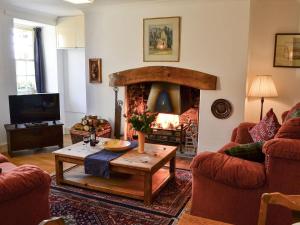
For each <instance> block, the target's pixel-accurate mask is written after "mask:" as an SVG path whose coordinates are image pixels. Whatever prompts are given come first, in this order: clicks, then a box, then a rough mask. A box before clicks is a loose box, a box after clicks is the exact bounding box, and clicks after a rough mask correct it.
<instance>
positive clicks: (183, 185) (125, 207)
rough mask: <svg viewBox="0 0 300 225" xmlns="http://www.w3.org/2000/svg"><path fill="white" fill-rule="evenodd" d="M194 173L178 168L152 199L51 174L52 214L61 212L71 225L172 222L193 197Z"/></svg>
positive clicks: (159, 224)
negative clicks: (94, 188)
mask: <svg viewBox="0 0 300 225" xmlns="http://www.w3.org/2000/svg"><path fill="white" fill-rule="evenodd" d="M191 188H192V175H191V172H190V171H189V170H184V169H176V177H175V179H173V180H171V181H170V182H169V183H168V184H167V185H166V187H165V188H164V189H163V190H161V192H160V193H159V195H158V196H157V197H156V198H155V199H154V201H153V203H152V204H151V205H149V206H145V205H144V203H143V201H139V200H134V199H130V198H125V197H121V196H117V195H112V194H106V193H102V192H98V191H92V190H88V189H83V188H78V187H73V186H69V185H61V186H58V185H56V182H55V176H53V177H52V183H51V193H50V204H51V214H52V215H51V216H62V217H63V218H64V219H65V220H66V221H67V224H68V225H75V224H76V225H77V224H78V225H116V224H117V225H118V224H120V225H169V224H172V223H173V222H174V221H175V220H176V218H177V217H178V216H179V215H180V213H181V211H182V210H183V209H184V207H185V205H186V203H187V202H188V200H189V199H190V197H191Z"/></svg>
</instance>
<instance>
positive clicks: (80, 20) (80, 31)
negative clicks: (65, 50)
mask: <svg viewBox="0 0 300 225" xmlns="http://www.w3.org/2000/svg"><path fill="white" fill-rule="evenodd" d="M77 24H78V25H77V27H76V47H77V48H84V47H85V28H84V17H83V16H77Z"/></svg>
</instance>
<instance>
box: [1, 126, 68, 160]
mask: <svg viewBox="0 0 300 225" xmlns="http://www.w3.org/2000/svg"><path fill="white" fill-rule="evenodd" d="M4 127H5V130H6V135H7V149H8V154H9V155H10V156H11V157H13V155H14V154H13V153H14V152H16V151H20V150H24V149H33V148H43V147H49V146H56V145H57V146H59V147H60V148H63V124H62V123H60V122H57V123H53V122H48V125H46V126H45V125H41V126H31V127H26V126H25V125H24V124H18V125H15V124H5V125H4Z"/></svg>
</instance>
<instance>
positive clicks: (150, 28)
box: [144, 17, 181, 62]
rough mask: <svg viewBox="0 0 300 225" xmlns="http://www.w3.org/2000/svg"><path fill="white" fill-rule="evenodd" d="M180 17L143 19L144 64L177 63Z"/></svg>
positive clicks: (178, 56)
mask: <svg viewBox="0 0 300 225" xmlns="http://www.w3.org/2000/svg"><path fill="white" fill-rule="evenodd" d="M180 26H181V18H180V17H162V18H148V19H144V62H179V58H180V29H181V27H180Z"/></svg>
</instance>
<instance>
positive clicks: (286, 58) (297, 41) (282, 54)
mask: <svg viewBox="0 0 300 225" xmlns="http://www.w3.org/2000/svg"><path fill="white" fill-rule="evenodd" d="M274 67H293V68H299V67H300V33H279V34H276V36H275V52H274Z"/></svg>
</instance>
